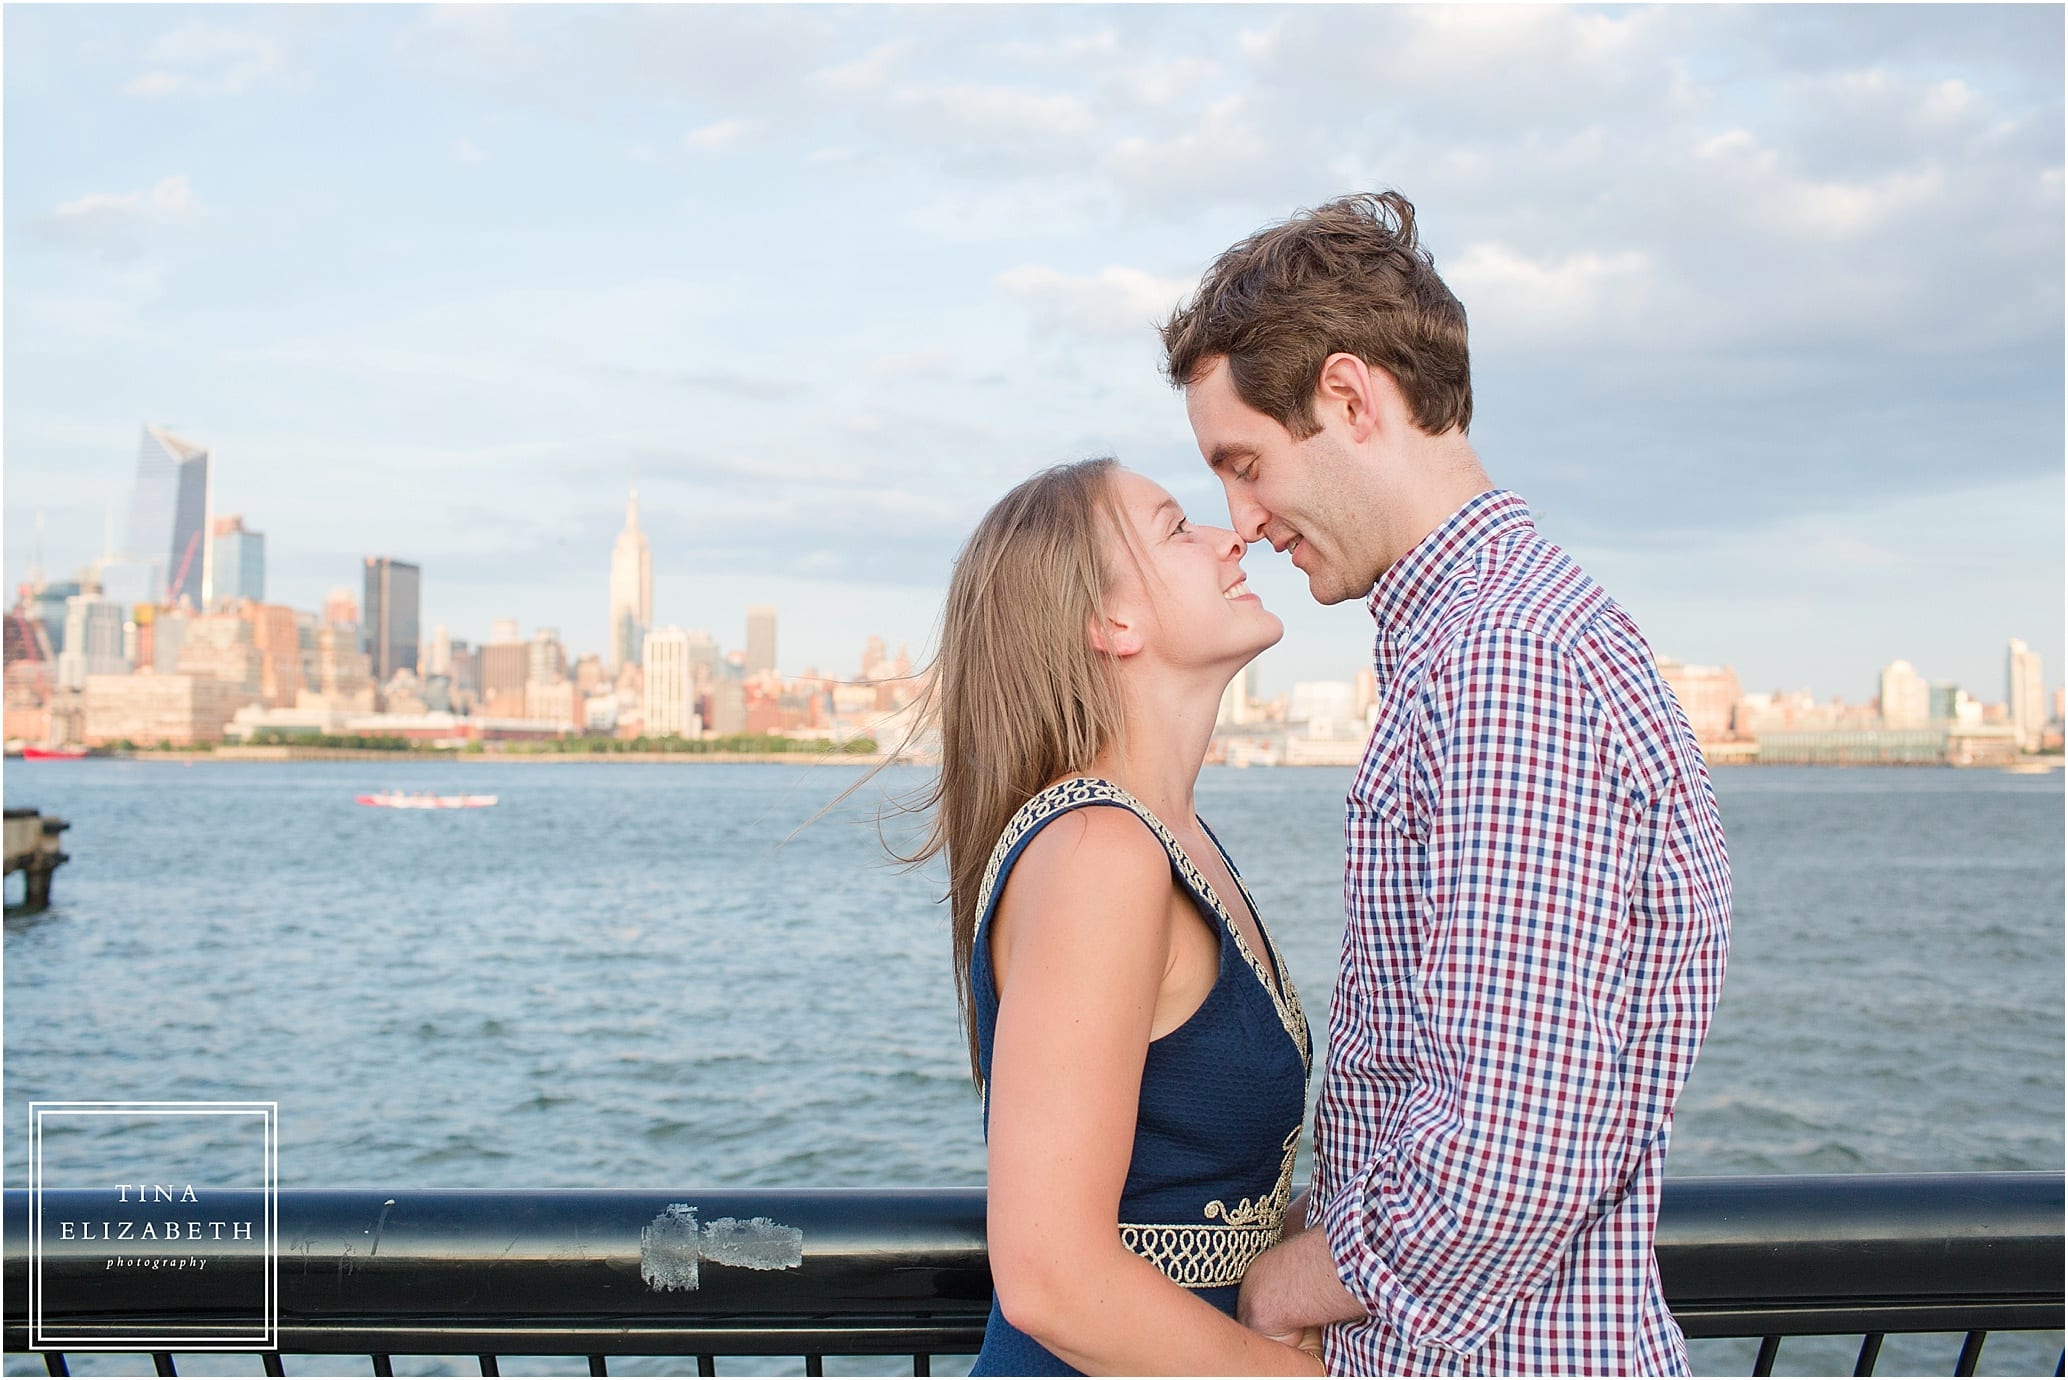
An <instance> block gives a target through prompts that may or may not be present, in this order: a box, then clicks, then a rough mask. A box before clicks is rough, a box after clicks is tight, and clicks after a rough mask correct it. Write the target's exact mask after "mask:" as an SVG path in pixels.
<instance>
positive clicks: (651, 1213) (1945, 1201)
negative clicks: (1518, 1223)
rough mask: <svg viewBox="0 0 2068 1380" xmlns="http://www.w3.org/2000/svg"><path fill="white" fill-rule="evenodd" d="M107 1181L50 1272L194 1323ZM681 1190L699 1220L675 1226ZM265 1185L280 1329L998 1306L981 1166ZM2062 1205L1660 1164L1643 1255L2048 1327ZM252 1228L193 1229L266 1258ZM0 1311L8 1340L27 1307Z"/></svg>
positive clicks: (2055, 1188) (933, 1326) (877, 1321)
mask: <svg viewBox="0 0 2068 1380" xmlns="http://www.w3.org/2000/svg"><path fill="white" fill-rule="evenodd" d="M112 1202H113V1195H112V1191H111V1190H105V1189H62V1190H57V1189H51V1190H45V1191H44V1193H43V1197H42V1216H43V1232H42V1271H43V1281H44V1282H45V1285H46V1287H57V1288H62V1289H64V1290H65V1291H67V1296H68V1297H69V1298H71V1299H73V1300H85V1301H86V1305H85V1306H90V1307H91V1308H93V1309H94V1310H96V1312H97V1314H98V1315H101V1316H105V1317H106V1318H108V1319H111V1320H112V1319H117V1318H123V1319H135V1320H137V1321H138V1322H139V1323H141V1322H143V1321H147V1320H155V1322H156V1323H159V1324H164V1325H168V1326H183V1325H187V1324H192V1325H194V1326H197V1327H205V1326H207V1325H208V1324H209V1323H210V1321H211V1317H210V1310H211V1308H214V1307H218V1306H219V1304H218V1303H217V1302H216V1300H219V1298H220V1291H219V1289H217V1288H216V1285H217V1283H218V1282H219V1280H220V1278H221V1275H220V1273H218V1275H217V1277H216V1279H215V1280H205V1279H204V1278H203V1277H202V1276H201V1275H200V1274H198V1273H182V1272H179V1271H154V1272H151V1273H150V1274H149V1275H148V1276H139V1275H137V1274H128V1275H119V1276H111V1275H110V1274H109V1273H108V1272H107V1270H106V1269H105V1264H104V1262H105V1260H106V1258H107V1257H108V1256H109V1254H110V1253H111V1251H112V1250H113V1249H116V1248H119V1247H120V1246H121V1243H120V1242H109V1241H106V1240H100V1239H93V1238H91V1237H90V1236H88V1237H82V1236H81V1234H80V1233H79V1232H78V1231H77V1230H74V1231H73V1232H72V1234H71V1235H70V1236H67V1235H66V1234H65V1233H64V1231H63V1230H62V1227H63V1224H64V1223H66V1222H72V1223H98V1222H101V1221H103V1220H105V1219H106V1218H107V1217H108V1213H107V1212H106V1209H107V1208H108V1207H109V1205H110V1204H111V1203H112ZM677 1204H682V1205H688V1206H690V1207H693V1208H694V1209H695V1218H696V1222H697V1224H698V1228H700V1229H701V1231H699V1230H698V1229H691V1230H690V1231H689V1234H687V1235H685V1234H684V1228H683V1218H682V1214H680V1213H676V1214H673V1215H672V1217H671V1214H670V1212H669V1209H670V1207H671V1205H677ZM30 1207H31V1203H30V1195H29V1193H28V1192H27V1191H26V1190H23V1189H10V1190H8V1191H7V1192H6V1193H5V1195H4V1218H5V1262H4V1284H5V1288H6V1292H7V1295H8V1297H9V1298H10V1299H26V1298H27V1297H28V1286H29V1276H30V1265H31V1261H30V1223H29V1218H30ZM277 1207H278V1219H277V1228H278V1230H277V1240H278V1248H279V1259H280V1266H279V1271H278V1276H277V1278H278V1284H279V1302H280V1316H281V1346H282V1349H283V1350H300V1351H319V1350H323V1351H328V1350H395V1351H405V1350H427V1351H434V1352H438V1351H454V1350H461V1351H474V1350H479V1351H501V1352H533V1353H548V1352H552V1353H579V1352H582V1351H594V1350H601V1349H612V1350H621V1351H622V1350H639V1349H645V1350H656V1351H688V1350H697V1351H704V1352H731V1351H750V1350H752V1351H759V1350H764V1349H773V1350H784V1351H792V1352H796V1351H806V1350H812V1349H814V1348H815V1347H817V1346H819V1345H820V1344H822V1343H824V1342H825V1341H826V1339H828V1338H834V1337H838V1338H840V1339H842V1340H844V1341H850V1342H857V1339H859V1341H858V1342H857V1345H854V1346H851V1347H850V1348H849V1349H851V1350H868V1351H907V1350H915V1349H925V1348H926V1346H927V1345H934V1344H938V1343H939V1342H940V1340H941V1338H942V1337H943V1336H944V1335H949V1336H953V1337H965V1338H966V1337H969V1336H974V1335H979V1334H980V1333H981V1330H982V1326H983V1320H984V1317H985V1315H986V1314H987V1313H988V1310H989V1307H990V1274H989V1269H988V1266H987V1264H986V1260H985V1254H984V1194H983V1190H982V1189H979V1188H932V1189H910V1190H897V1189H854V1190H847V1189H816V1190H814V1189H781V1190H767V1191H756V1190H742V1189H727V1190H711V1191H701V1190H654V1191H645V1190H629V1189H603V1190H566V1189H546V1190H519V1191H504V1190H442V1189H396V1190H383V1189H295V1190H283V1191H281V1192H280V1193H279V1194H278V1195H277ZM262 1209H263V1195H260V1194H256V1193H253V1194H247V1195H243V1196H242V1197H241V1198H240V1197H239V1196H238V1195H235V1194H229V1193H220V1194H214V1195H211V1197H210V1200H209V1204H208V1216H210V1217H213V1218H222V1217H235V1216H238V1215H240V1214H248V1213H249V1212H250V1211H252V1210H258V1211H259V1212H260V1215H261V1216H262V1215H263V1212H262ZM194 1211H195V1209H194V1207H193V1205H192V1204H180V1203H176V1202H175V1203H157V1204H150V1205H139V1204H135V1203H131V1204H129V1205H127V1206H126V1207H125V1208H124V1209H123V1212H122V1214H121V1215H123V1216H124V1217H126V1218H127V1220H130V1221H133V1222H142V1221H145V1220H159V1219H162V1220H166V1221H175V1220H180V1219H181V1218H182V1217H188V1218H191V1217H192V1216H193V1215H194ZM727 1218H730V1219H733V1222H734V1223H735V1225H734V1226H733V1227H732V1228H730V1229H721V1230H719V1232H718V1233H717V1235H716V1236H714V1235H713V1234H712V1230H711V1229H712V1227H713V1224H714V1223H720V1222H721V1219H727ZM756 1219H762V1221H761V1222H760V1223H759V1224H758V1225H757V1224H756ZM671 1223H672V1225H671ZM2062 1224H2063V1176H2062V1175H2061V1174H2059V1173H2049V1172H2042V1173H2010V1174H2005V1173H1997V1174H1922V1175H1919V1174H1906V1175H1818V1176H1802V1177H1731V1178H1691V1179H1672V1180H1669V1181H1668V1182H1667V1184H1666V1186H1665V1194H1664V1199H1663V1202H1662V1206H1661V1209H1660V1216H1659V1233H1658V1257H1659V1266H1660V1271H1661V1274H1662V1276H1663V1278H1664V1281H1665V1285H1666V1292H1667V1297H1668V1301H1669V1302H1670V1303H1671V1304H1672V1306H1673V1309H1674V1312H1675V1314H1676V1315H1677V1316H1678V1317H1679V1318H1680V1319H1681V1322H1682V1325H1683V1327H1684V1328H1685V1329H1686V1330H1687V1331H1688V1333H1689V1335H1692V1336H1700V1335H1712V1336H1719V1335H1745V1334H1746V1333H1747V1332H1757V1331H1763V1330H1765V1331H1789V1332H1847V1331H1875V1330H1886V1331H1904V1330H1936V1329H1937V1328H1939V1327H1947V1328H1960V1329H1966V1328H1973V1327H1990V1328H2006V1327H2059V1326H2060V1325H2061V1314H2062V1297H2063V1289H2062V1269H2061V1261H2062V1249H2063V1231H2062ZM262 1247H263V1241H262V1239H254V1240H252V1241H250V1242H230V1243H227V1244H226V1243H220V1242H211V1243H210V1244H209V1246H208V1250H209V1251H210V1252H211V1258H212V1260H214V1261H216V1263H217V1264H219V1265H220V1266H221V1267H222V1268H229V1269H236V1268H249V1269H253V1270H256V1269H257V1268H258V1267H259V1265H260V1264H261V1263H262V1260H263V1255H262ZM793 1248H794V1250H793ZM756 1252H759V1253H760V1254H758V1255H757V1254H756ZM784 1252H790V1253H791V1254H790V1256H788V1257H786V1256H785V1255H784ZM757 1265H758V1266H763V1267H770V1266H772V1267H773V1268H754V1266H757ZM211 1268H216V1265H212V1266H211ZM671 1284H672V1285H674V1286H676V1287H665V1286H668V1285H671ZM692 1284H693V1286H694V1287H689V1286H690V1285H692ZM5 1323H6V1329H5V1333H6V1335H5V1344H6V1347H7V1348H8V1349H9V1350H20V1349H23V1348H24V1347H25V1346H26V1345H27V1340H28V1337H27V1325H26V1319H25V1318H23V1317H22V1316H20V1310H19V1307H18V1306H11V1307H10V1308H9V1309H8V1316H7V1318H6V1320H5ZM927 1338H932V1339H933V1340H932V1343H928V1342H927V1340H926V1339H927ZM861 1343H866V1344H861Z"/></svg>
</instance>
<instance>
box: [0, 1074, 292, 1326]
mask: <svg viewBox="0 0 2068 1380" xmlns="http://www.w3.org/2000/svg"><path fill="white" fill-rule="evenodd" d="M65 1116H131V1117H133V1116H246V1117H259V1118H261V1121H262V1131H261V1134H262V1135H263V1137H264V1141H265V1144H264V1164H265V1184H264V1185H263V1188H264V1199H265V1233H264V1259H265V1264H264V1266H263V1268H262V1270H261V1274H262V1276H263V1280H264V1283H263V1291H264V1302H263V1304H262V1305H261V1307H262V1312H261V1316H260V1321H259V1322H258V1323H257V1324H255V1325H254V1326H253V1328H252V1329H250V1330H249V1331H246V1330H243V1329H233V1330H228V1331H226V1332H225V1333H224V1334H223V1335H221V1336H214V1337H209V1336H182V1337H164V1336H136V1337H110V1336H94V1337H81V1336H66V1335H59V1334H57V1333H54V1332H51V1331H49V1330H47V1329H46V1328H45V1327H44V1325H43V1297H44V1289H43V1123H44V1120H45V1118H48V1117H65ZM279 1128H280V1104H279V1103H277V1102H31V1103H30V1104H29V1349H30V1350H31V1351H278V1350H279V1349H280V1187H279V1185H280V1171H279V1149H280V1145H279V1140H280V1135H279Z"/></svg>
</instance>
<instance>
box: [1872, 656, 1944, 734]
mask: <svg viewBox="0 0 2068 1380" xmlns="http://www.w3.org/2000/svg"><path fill="white" fill-rule="evenodd" d="M1931 719H1932V687H1931V682H1929V681H1927V680H1926V679H1925V678H1924V677H1923V676H1921V675H1919V674H1918V673H1917V668H1916V667H1914V666H1912V665H1911V664H1910V663H1909V662H1907V661H1891V662H1890V663H1889V664H1888V665H1886V666H1884V667H1882V668H1881V726H1882V727H1883V728H1923V727H1924V726H1925V725H1926V724H1928V723H1930V722H1931Z"/></svg>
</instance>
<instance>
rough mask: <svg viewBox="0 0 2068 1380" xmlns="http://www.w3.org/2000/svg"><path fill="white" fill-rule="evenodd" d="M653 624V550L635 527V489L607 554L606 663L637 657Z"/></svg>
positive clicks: (636, 504)
mask: <svg viewBox="0 0 2068 1380" xmlns="http://www.w3.org/2000/svg"><path fill="white" fill-rule="evenodd" d="M652 626H653V552H652V551H650V550H649V549H648V548H647V545H646V533H644V532H642V531H640V530H639V490H637V489H636V488H635V489H633V490H632V498H631V501H630V502H629V503H627V504H626V505H625V530H624V531H622V532H620V533H618V542H617V545H616V546H615V547H613V548H612V549H611V553H610V662H611V665H613V666H623V665H624V664H625V663H626V662H628V661H637V660H639V656H640V651H641V648H642V646H643V644H644V642H645V640H646V630H647V629H648V628H651V627H652Z"/></svg>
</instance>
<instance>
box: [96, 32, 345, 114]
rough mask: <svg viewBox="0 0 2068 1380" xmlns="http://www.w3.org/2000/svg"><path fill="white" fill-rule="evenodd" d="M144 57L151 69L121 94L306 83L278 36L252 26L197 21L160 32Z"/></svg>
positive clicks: (220, 91)
mask: <svg viewBox="0 0 2068 1380" xmlns="http://www.w3.org/2000/svg"><path fill="white" fill-rule="evenodd" d="M147 56H148V60H149V61H150V62H151V64H152V66H151V69H150V70H149V71H146V72H143V73H141V74H139V75H138V76H136V77H135V78H133V79H132V80H131V81H129V82H128V83H127V84H125V85H124V86H123V88H122V90H123V93H124V94H125V95H129V96H136V97H140V98H144V99H155V98H159V97H165V96H234V95H238V94H240V93H242V92H245V91H250V90H252V89H253V88H255V87H258V86H262V85H263V86H271V87H279V88H288V89H295V88H303V87H306V86H307V85H308V84H309V76H308V73H307V72H305V71H299V70H296V69H294V68H292V67H290V65H289V63H288V60H287V50H286V47H285V45H283V44H282V43H281V42H280V40H279V39H277V38H275V37H274V36H272V35H271V34H264V33H259V32H257V31H256V30H252V29H230V28H223V27H220V26H218V25H213V24H206V23H202V22H200V21H198V20H197V21H195V22H192V23H188V24H184V25H182V26H181V27H179V28H177V29H174V30H173V31H172V32H170V33H168V34H165V35H163V36H162V37H160V38H159V39H158V40H157V42H155V43H153V44H152V45H151V48H150V51H149V53H148V55H147Z"/></svg>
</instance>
